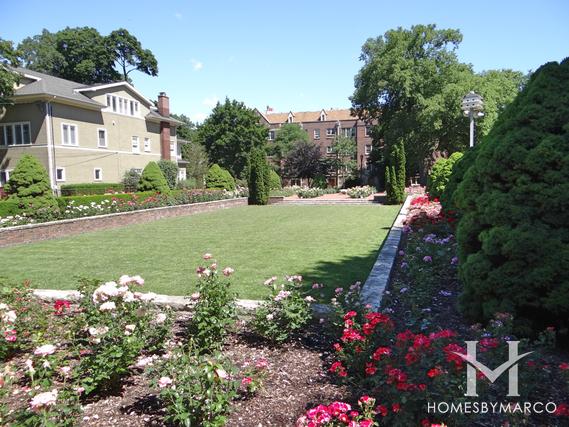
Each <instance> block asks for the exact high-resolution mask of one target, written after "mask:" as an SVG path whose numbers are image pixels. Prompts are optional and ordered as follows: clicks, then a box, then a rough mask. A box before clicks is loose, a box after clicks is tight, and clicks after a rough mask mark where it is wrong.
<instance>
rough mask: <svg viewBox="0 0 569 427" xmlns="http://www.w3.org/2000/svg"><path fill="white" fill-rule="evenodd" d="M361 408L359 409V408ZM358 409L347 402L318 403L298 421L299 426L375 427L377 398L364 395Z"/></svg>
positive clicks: (359, 401) (376, 424)
mask: <svg viewBox="0 0 569 427" xmlns="http://www.w3.org/2000/svg"><path fill="white" fill-rule="evenodd" d="M358 409H359V410H358ZM358 409H356V408H352V405H350V404H349V403H346V402H333V403H331V404H330V405H318V406H316V407H315V408H312V409H309V410H308V411H307V412H306V414H305V415H303V416H302V417H300V418H299V419H298V420H297V421H296V426H297V427H324V426H326V427H344V426H346V425H348V426H349V427H374V426H378V425H379V423H377V422H376V421H375V416H376V413H377V412H376V409H375V399H374V398H373V397H369V396H362V397H360V399H359V400H358Z"/></svg>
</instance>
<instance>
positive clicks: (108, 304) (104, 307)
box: [93, 275, 156, 311]
mask: <svg viewBox="0 0 569 427" xmlns="http://www.w3.org/2000/svg"><path fill="white" fill-rule="evenodd" d="M132 283H135V284H137V285H140V286H142V285H143V284H144V279H143V278H142V277H140V276H138V275H137V276H132V277H131V276H127V275H123V276H121V277H120V279H119V283H118V284H117V282H106V283H103V284H102V285H101V286H99V287H98V288H97V289H95V291H94V292H93V302H94V303H95V304H101V305H100V306H99V310H101V311H114V310H116V308H117V306H116V303H115V301H110V299H111V298H120V299H122V301H123V302H125V303H128V302H134V301H141V302H150V301H153V300H154V299H155V298H156V294H155V293H153V292H147V293H143V292H132V291H131V290H130V288H129V285H130V284H132Z"/></svg>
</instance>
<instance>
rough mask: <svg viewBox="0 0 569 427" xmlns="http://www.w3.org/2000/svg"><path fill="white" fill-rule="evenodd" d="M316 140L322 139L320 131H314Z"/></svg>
mask: <svg viewBox="0 0 569 427" xmlns="http://www.w3.org/2000/svg"><path fill="white" fill-rule="evenodd" d="M314 139H320V129H314Z"/></svg>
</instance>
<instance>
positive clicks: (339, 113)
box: [257, 107, 372, 186]
mask: <svg viewBox="0 0 569 427" xmlns="http://www.w3.org/2000/svg"><path fill="white" fill-rule="evenodd" d="M257 112H258V114H259V116H260V117H261V123H263V124H265V125H267V126H268V127H269V135H268V140H269V141H272V140H274V139H275V136H276V131H277V130H278V129H279V128H280V127H281V126H282V125H283V124H286V123H296V124H298V125H300V127H302V128H303V129H304V130H305V131H306V132H307V133H308V139H309V140H310V141H312V142H314V143H315V144H316V145H318V146H319V147H320V150H321V151H322V153H323V154H328V155H331V154H332V151H331V150H332V148H331V147H332V143H333V142H334V138H335V137H336V135H343V136H348V137H352V138H354V140H355V141H356V147H357V154H356V161H357V165H358V169H359V170H360V171H361V172H363V171H365V170H367V167H368V166H367V165H368V160H369V155H370V154H371V150H372V139H371V134H370V132H369V126H368V125H366V123H365V122H363V121H362V120H359V119H358V118H357V117H355V116H352V114H351V112H350V110H349V109H335V108H331V109H329V110H320V111H301V112H293V111H289V112H288V113H274V112H273V111H272V109H271V108H269V107H267V110H266V111H265V112H264V113H262V112H260V111H259V110H257ZM329 182H330V185H333V186H335V185H336V182H335V178H334V177H329ZM340 184H341V183H340Z"/></svg>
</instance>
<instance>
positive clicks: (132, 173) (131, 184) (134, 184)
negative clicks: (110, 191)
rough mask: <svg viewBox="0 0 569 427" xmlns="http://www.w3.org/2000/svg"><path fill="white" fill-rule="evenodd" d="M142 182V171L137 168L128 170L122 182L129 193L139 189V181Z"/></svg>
mask: <svg viewBox="0 0 569 427" xmlns="http://www.w3.org/2000/svg"><path fill="white" fill-rule="evenodd" d="M139 182H140V173H138V172H137V171H136V170H135V169H129V170H127V171H126V172H125V173H124V175H123V178H122V184H123V186H124V191H126V192H127V193H132V192H134V191H136V190H137V189H138V183H139Z"/></svg>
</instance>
